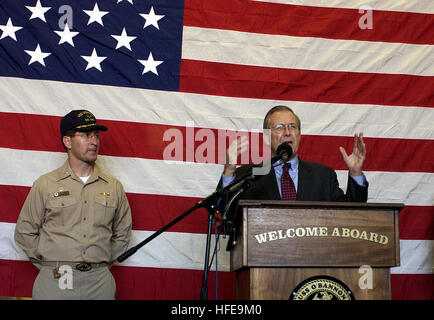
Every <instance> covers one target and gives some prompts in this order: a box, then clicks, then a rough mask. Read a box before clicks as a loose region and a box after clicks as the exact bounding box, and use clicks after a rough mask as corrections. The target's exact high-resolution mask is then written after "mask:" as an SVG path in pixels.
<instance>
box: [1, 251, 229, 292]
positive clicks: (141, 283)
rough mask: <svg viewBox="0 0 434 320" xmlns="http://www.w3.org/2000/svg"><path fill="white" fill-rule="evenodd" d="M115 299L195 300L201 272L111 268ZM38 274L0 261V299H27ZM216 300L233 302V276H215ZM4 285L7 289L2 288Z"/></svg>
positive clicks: (19, 264)
mask: <svg viewBox="0 0 434 320" xmlns="http://www.w3.org/2000/svg"><path fill="white" fill-rule="evenodd" d="M111 271H112V272H113V276H114V278H115V280H116V287H117V289H116V298H117V299H161V300H166V299H174V300H175V299H177V300H186V299H187V300H188V299H192V300H198V299H199V297H200V289H201V285H202V271H201V270H183V269H162V268H161V269H155V268H143V267H123V266H114V267H112V269H111ZM37 274H38V270H37V269H36V267H34V266H33V265H32V264H31V263H30V262H28V261H14V260H1V259H0V281H1V283H2V285H1V286H0V296H4V297H31V296H32V288H33V282H34V281H35V278H36V276H37ZM217 279H218V280H217V288H218V298H219V299H223V300H233V299H235V273H233V272H218V273H217ZM4 284H8V286H6V285H4ZM215 297H216V295H215V272H213V271H212V272H210V274H209V278H208V298H209V299H211V300H214V299H215Z"/></svg>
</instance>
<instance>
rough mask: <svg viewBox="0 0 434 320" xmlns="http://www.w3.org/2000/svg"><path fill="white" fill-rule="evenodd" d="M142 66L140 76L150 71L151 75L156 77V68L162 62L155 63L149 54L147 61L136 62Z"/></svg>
mask: <svg viewBox="0 0 434 320" xmlns="http://www.w3.org/2000/svg"><path fill="white" fill-rule="evenodd" d="M138 61H139V62H140V63H141V64H142V65H143V66H144V68H143V72H142V75H143V74H145V73H147V72H149V71H151V72H152V73H154V74H156V75H157V76H158V72H157V67H158V66H159V65H160V64H162V63H163V62H164V61H155V60H154V57H153V56H152V52H150V53H149V57H148V60H138Z"/></svg>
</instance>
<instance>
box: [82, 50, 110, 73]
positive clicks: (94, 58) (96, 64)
mask: <svg viewBox="0 0 434 320" xmlns="http://www.w3.org/2000/svg"><path fill="white" fill-rule="evenodd" d="M81 57H82V58H83V59H84V60H86V61H87V67H86V70H88V69H90V68H96V69H98V70H99V71H101V72H102V70H101V62H103V61H104V60H105V59H106V58H107V57H98V55H97V53H96V50H95V48H93V51H92V55H90V56H81Z"/></svg>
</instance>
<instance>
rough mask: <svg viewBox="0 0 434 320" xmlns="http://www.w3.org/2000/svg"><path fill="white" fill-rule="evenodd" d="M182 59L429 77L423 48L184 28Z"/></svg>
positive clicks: (428, 50)
mask: <svg viewBox="0 0 434 320" xmlns="http://www.w3.org/2000/svg"><path fill="white" fill-rule="evenodd" d="M182 37H183V41H182V43H183V45H182V58H183V59H191V60H202V61H210V62H222V63H232V64H241V65H251V66H262V67H276V68H288V69H306V70H321V71H343V72H346V71H347V72H367V73H387V74H411V75H419V76H432V75H434V64H433V63H432V62H433V61H434V49H433V46H429V45H417V44H406V43H392V42H379V41H357V40H335V39H324V38H309V37H292V36H282V35H269V34H257V33H248V32H239V31H228V30H218V29H205V28H197V27H184V30H183V34H182Z"/></svg>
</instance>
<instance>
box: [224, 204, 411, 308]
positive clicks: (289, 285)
mask: <svg viewBox="0 0 434 320" xmlns="http://www.w3.org/2000/svg"><path fill="white" fill-rule="evenodd" d="M402 207H403V205H402V204H371V203H347V202H345V203H343V202H301V201H272V200H259V201H257V200H241V201H239V203H238V208H237V211H236V219H235V223H234V225H235V226H237V227H236V230H237V232H236V237H235V239H236V242H235V246H234V248H233V250H232V251H231V270H232V271H236V274H237V299H249V300H257V299H261V300H262V299H273V300H280V299H289V298H292V299H303V300H306V299H330V298H334V299H340V298H341V296H339V295H338V294H335V296H333V295H332V292H331V290H334V291H335V292H338V293H342V292H341V291H342V290H343V289H342V288H345V289H347V290H346V291H347V292H348V293H349V297H347V298H350V299H351V298H353V299H356V300H359V299H382V300H384V299H390V274H389V268H390V267H394V266H398V265H399V228H398V213H399V211H400V210H401V209H402ZM362 266H364V267H362ZM361 267H362V268H361ZM309 279H310V280H315V279H317V280H315V281H313V282H312V281H311V282H309ZM318 279H323V280H324V279H326V280H324V281H322V280H321V281H320V280H318ZM335 280H336V281H337V283H336V282H335ZM303 282H305V283H304V284H303ZM339 283H340V284H342V285H343V287H339V285H338V284H339ZM339 288H340V289H339ZM322 289H324V290H322ZM347 296H348V295H347ZM342 299H346V298H345V296H344V295H342Z"/></svg>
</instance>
